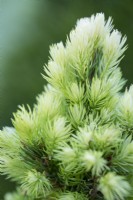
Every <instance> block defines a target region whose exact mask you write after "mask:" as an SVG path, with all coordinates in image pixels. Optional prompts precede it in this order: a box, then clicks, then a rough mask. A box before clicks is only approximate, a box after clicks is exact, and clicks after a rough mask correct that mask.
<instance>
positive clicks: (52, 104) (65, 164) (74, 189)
mask: <svg viewBox="0 0 133 200" xmlns="http://www.w3.org/2000/svg"><path fill="white" fill-rule="evenodd" d="M125 42H126V37H122V35H121V33H120V32H118V31H117V30H114V29H113V25H112V19H111V18H109V19H108V20H107V21H105V19H104V14H97V15H95V16H92V17H91V18H83V19H80V20H78V22H77V24H76V27H75V28H74V29H73V30H72V31H71V32H70V34H69V36H68V37H67V41H66V44H65V45H64V44H63V43H62V42H60V43H58V44H56V45H52V46H51V48H50V60H49V62H48V64H47V65H46V66H45V67H44V71H45V73H44V75H43V76H44V78H45V79H46V80H47V81H48V85H47V86H46V87H45V91H44V92H43V93H42V94H41V95H39V96H38V97H37V103H36V104H35V105H34V108H33V110H31V109H30V107H29V106H28V107H27V108H26V107H24V106H22V107H19V110H18V111H17V113H15V114H14V119H13V120H12V122H13V126H14V128H4V129H3V130H2V131H1V132H0V149H1V150H0V171H1V174H4V175H7V177H8V178H10V179H12V180H14V181H16V182H17V183H18V188H19V189H18V191H17V192H16V193H13V194H7V195H6V196H5V200H18V199H22V200H29V199H30V200H35V199H40V200H129V199H130V200H131V199H133V86H131V87H130V88H129V90H128V89H126V91H125V92H124V93H122V92H121V90H122V88H123V86H124V84H125V80H124V79H123V78H122V73H121V70H120V68H119V63H120V61H121V59H122V57H123V53H124V51H125V50H126V48H127V47H126V46H125Z"/></svg>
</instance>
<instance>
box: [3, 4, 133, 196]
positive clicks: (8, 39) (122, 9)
mask: <svg viewBox="0 0 133 200" xmlns="http://www.w3.org/2000/svg"><path fill="white" fill-rule="evenodd" d="M97 12H104V13H105V15H106V18H108V17H109V16H112V17H113V19H114V24H115V27H116V28H117V29H118V30H120V31H121V32H122V33H123V35H127V38H128V40H127V43H128V50H127V51H126V54H125V55H126V56H125V58H124V60H123V61H122V62H121V67H122V71H123V74H124V77H125V78H126V79H128V81H127V86H128V85H130V84H131V83H133V67H132V63H133V55H132V52H133V0H126V1H125V0H23V1H20V0H0V128H2V127H3V126H11V120H10V119H11V117H12V113H13V112H15V111H16V110H17V107H18V105H21V104H24V105H26V104H29V105H30V106H31V107H32V105H33V104H34V102H35V97H36V95H37V94H39V93H40V92H41V91H42V90H43V86H44V84H46V82H45V81H44V79H43V78H42V76H41V73H43V65H44V63H47V61H48V56H49V45H51V44H52V43H56V42H60V41H61V40H62V41H63V42H64V41H65V38H66V35H67V34H68V33H69V31H70V30H71V29H72V27H73V26H74V25H75V23H76V21H77V19H79V18H81V17H87V16H90V15H92V14H95V13H97ZM14 187H15V184H14V183H12V182H10V181H7V180H5V177H0V200H2V199H3V195H4V194H5V193H6V192H7V191H12V190H14Z"/></svg>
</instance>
